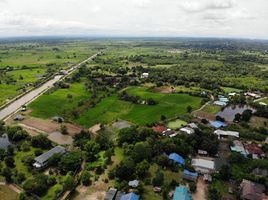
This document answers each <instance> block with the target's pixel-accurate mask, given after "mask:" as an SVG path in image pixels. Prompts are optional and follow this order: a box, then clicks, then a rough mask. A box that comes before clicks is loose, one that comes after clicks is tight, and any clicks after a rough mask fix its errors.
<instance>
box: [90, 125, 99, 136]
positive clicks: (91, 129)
mask: <svg viewBox="0 0 268 200" xmlns="http://www.w3.org/2000/svg"><path fill="white" fill-rule="evenodd" d="M88 130H89V131H90V132H91V133H93V134H94V135H96V134H97V132H98V131H99V130H101V124H95V125H94V126H91V127H90V128H89V129H88Z"/></svg>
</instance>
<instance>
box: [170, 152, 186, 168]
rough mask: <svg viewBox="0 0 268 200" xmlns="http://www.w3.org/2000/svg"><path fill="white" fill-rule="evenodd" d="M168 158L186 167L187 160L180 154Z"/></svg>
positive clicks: (173, 154)
mask: <svg viewBox="0 0 268 200" xmlns="http://www.w3.org/2000/svg"><path fill="white" fill-rule="evenodd" d="M168 158H169V159H170V160H172V161H174V162H175V163H178V164H180V165H184V164H185V160H184V159H183V157H182V156H180V155H179V154H176V153H171V154H169V156H168Z"/></svg>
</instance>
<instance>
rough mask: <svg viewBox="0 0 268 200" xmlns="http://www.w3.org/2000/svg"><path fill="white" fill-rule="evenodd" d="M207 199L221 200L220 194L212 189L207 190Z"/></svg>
mask: <svg viewBox="0 0 268 200" xmlns="http://www.w3.org/2000/svg"><path fill="white" fill-rule="evenodd" d="M208 199H209V200H220V199H221V193H220V192H219V191H218V190H217V189H216V188H214V187H211V186H210V187H209V188H208Z"/></svg>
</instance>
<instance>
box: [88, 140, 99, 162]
mask: <svg viewBox="0 0 268 200" xmlns="http://www.w3.org/2000/svg"><path fill="white" fill-rule="evenodd" d="M85 151H86V157H87V160H88V161H95V160H96V158H97V154H98V153H99V152H100V145H99V144H98V143H96V142H95V141H93V140H90V141H88V142H87V144H86V145H85Z"/></svg>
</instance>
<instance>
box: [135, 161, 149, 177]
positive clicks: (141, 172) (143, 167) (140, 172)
mask: <svg viewBox="0 0 268 200" xmlns="http://www.w3.org/2000/svg"><path fill="white" fill-rule="evenodd" d="M149 168H150V164H149V163H148V161H146V160H143V161H142V162H140V163H138V164H137V166H136V174H137V176H139V177H141V178H142V177H144V176H145V175H146V173H147V171H148V170H149Z"/></svg>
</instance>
